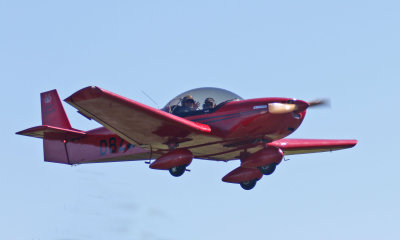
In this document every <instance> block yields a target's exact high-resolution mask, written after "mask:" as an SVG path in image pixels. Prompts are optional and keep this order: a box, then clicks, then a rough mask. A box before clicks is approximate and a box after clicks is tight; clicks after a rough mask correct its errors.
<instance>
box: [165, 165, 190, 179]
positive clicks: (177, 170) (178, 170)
mask: <svg viewBox="0 0 400 240" xmlns="http://www.w3.org/2000/svg"><path fill="white" fill-rule="evenodd" d="M185 171H186V165H181V166H176V167H172V168H170V169H169V173H171V175H172V176H174V177H180V176H182V175H183V173H184V172H185Z"/></svg>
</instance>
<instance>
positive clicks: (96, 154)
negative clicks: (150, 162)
mask: <svg viewBox="0 0 400 240" xmlns="http://www.w3.org/2000/svg"><path fill="white" fill-rule="evenodd" d="M291 100H292V99H290V98H257V99H248V100H238V101H231V102H227V103H224V104H223V105H222V106H219V107H218V108H217V109H215V111H211V112H209V113H203V112H200V111H199V112H197V113H195V114H194V115H192V116H187V117H184V118H185V119H188V120H191V121H194V122H198V123H203V124H207V125H209V126H210V127H211V133H210V134H209V135H207V137H205V138H204V139H202V138H201V137H200V138H199V137H198V138H196V139H195V140H191V138H190V136H187V138H183V140H182V141H181V142H180V143H179V147H181V148H185V149H189V150H190V151H191V152H192V153H193V155H194V157H195V158H199V159H209V160H223V161H227V160H233V159H238V158H239V157H240V154H241V152H243V151H247V152H249V153H251V152H255V151H257V150H259V149H261V148H262V144H265V143H268V142H273V141H276V140H279V139H282V138H284V137H286V136H288V135H290V134H291V133H293V132H294V131H295V130H296V129H297V128H298V127H299V126H300V125H301V123H302V121H303V119H304V117H305V114H306V111H305V110H304V111H301V112H291V113H286V114H271V113H269V112H268V103H276V102H282V103H286V102H288V101H291ZM297 101H298V100H297ZM210 137H211V138H210ZM210 139H211V140H210ZM67 149H68V152H71V156H70V158H71V159H73V161H74V163H84V162H101V161H109V160H110V159H115V161H124V160H143V159H152V158H156V157H157V156H159V155H162V154H165V153H166V152H167V151H168V147H167V146H165V149H153V148H152V147H151V146H137V145H134V144H132V143H129V142H128V141H127V140H124V139H123V138H121V137H120V136H118V135H117V134H115V133H113V132H111V131H110V130H108V129H106V128H104V127H101V128H97V129H93V130H90V131H87V134H86V136H85V137H84V138H81V139H75V140H72V141H70V142H68V143H67Z"/></svg>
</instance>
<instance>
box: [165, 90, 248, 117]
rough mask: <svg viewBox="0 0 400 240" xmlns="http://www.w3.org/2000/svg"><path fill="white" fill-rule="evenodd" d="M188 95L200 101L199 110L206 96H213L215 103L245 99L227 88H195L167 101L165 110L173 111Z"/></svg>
mask: <svg viewBox="0 0 400 240" xmlns="http://www.w3.org/2000/svg"><path fill="white" fill-rule="evenodd" d="M188 95H190V96H192V97H193V99H194V101H195V102H199V104H200V105H199V108H198V109H197V110H202V109H203V103H204V101H205V100H206V98H213V99H214V101H215V105H219V104H221V103H225V102H229V101H234V100H243V98H241V97H240V96H239V95H237V94H235V93H233V92H230V91H228V90H225V89H221V88H213V87H204V88H195V89H192V90H189V91H186V92H184V93H181V94H179V95H178V96H176V97H174V98H173V99H172V100H171V101H169V102H168V103H167V105H165V107H164V108H163V110H164V111H171V110H170V109H171V108H173V107H174V106H181V105H182V99H183V98H184V97H185V96H188Z"/></svg>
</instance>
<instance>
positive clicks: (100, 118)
mask: <svg viewBox="0 0 400 240" xmlns="http://www.w3.org/2000/svg"><path fill="white" fill-rule="evenodd" d="M65 101H66V102H67V103H69V104H71V105H72V106H74V107H75V108H77V109H78V110H79V112H80V113H81V114H83V115H84V116H86V117H88V118H90V119H94V120H95V121H97V122H99V123H100V124H101V125H103V126H104V127H106V128H108V129H109V130H110V131H112V132H114V133H116V134H117V135H119V136H120V137H122V138H124V139H125V140H127V141H129V142H131V143H133V144H137V145H142V146H143V145H151V147H152V148H153V149H154V148H156V149H166V148H167V147H166V146H167V145H166V144H167V143H169V142H174V143H182V142H187V141H193V140H194V137H196V141H200V142H205V141H209V140H210V139H212V138H213V137H212V136H211V135H210V132H211V128H210V127H209V126H208V125H206V124H201V123H196V122H192V121H189V120H186V119H184V118H181V117H177V116H175V115H172V114H169V113H167V112H164V111H161V110H158V109H155V108H152V107H150V106H147V105H144V104H141V103H139V102H136V101H133V100H130V99H128V98H125V97H122V96H119V95H117V94H115V93H112V92H109V91H107V90H104V89H101V88H99V87H87V88H84V89H81V90H79V91H78V92H76V93H74V94H73V95H71V96H70V97H68V98H67V99H65Z"/></svg>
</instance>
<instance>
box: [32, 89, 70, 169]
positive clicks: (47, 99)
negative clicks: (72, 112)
mask: <svg viewBox="0 0 400 240" xmlns="http://www.w3.org/2000/svg"><path fill="white" fill-rule="evenodd" d="M40 99H41V103H42V124H43V125H47V126H52V127H57V128H63V129H72V127H71V124H70V123H69V120H68V117H67V114H66V113H65V110H64V107H63V105H62V103H61V100H60V97H59V96H58V93H57V90H55V89H54V90H51V91H48V92H44V93H41V94H40ZM43 149H44V160H45V161H46V162H56V163H66V164H69V159H68V153H67V148H66V141H65V139H63V138H61V139H60V138H58V137H56V138H54V136H53V135H52V134H50V133H45V134H44V137H43Z"/></svg>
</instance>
